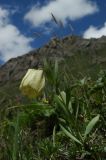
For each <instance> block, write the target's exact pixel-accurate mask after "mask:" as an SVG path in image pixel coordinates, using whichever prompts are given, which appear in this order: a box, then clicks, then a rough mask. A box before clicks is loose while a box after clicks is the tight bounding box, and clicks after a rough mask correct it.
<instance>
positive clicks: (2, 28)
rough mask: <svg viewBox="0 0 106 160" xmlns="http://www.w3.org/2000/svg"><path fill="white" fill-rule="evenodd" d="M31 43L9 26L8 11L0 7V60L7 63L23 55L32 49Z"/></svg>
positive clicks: (15, 28) (30, 39)
mask: <svg viewBox="0 0 106 160" xmlns="http://www.w3.org/2000/svg"><path fill="white" fill-rule="evenodd" d="M31 41H32V38H28V37H26V36H24V35H23V34H22V33H21V32H20V31H19V29H18V28H17V27H16V26H15V25H13V24H11V22H10V14H9V11H8V10H6V9H3V8H2V7H0V59H1V60H3V61H7V60H8V59H10V58H13V57H17V56H20V55H22V54H25V53H26V52H28V51H30V50H31V49H32V47H31V45H30V43H31Z"/></svg>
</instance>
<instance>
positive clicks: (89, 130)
mask: <svg viewBox="0 0 106 160" xmlns="http://www.w3.org/2000/svg"><path fill="white" fill-rule="evenodd" d="M99 117H100V115H97V116H96V117H94V118H93V119H92V120H91V121H90V122H89V123H88V125H87V127H86V130H85V134H84V140H85V139H86V137H87V135H88V134H89V133H90V132H91V131H92V129H93V128H94V126H95V125H96V123H97V122H98V121H99Z"/></svg>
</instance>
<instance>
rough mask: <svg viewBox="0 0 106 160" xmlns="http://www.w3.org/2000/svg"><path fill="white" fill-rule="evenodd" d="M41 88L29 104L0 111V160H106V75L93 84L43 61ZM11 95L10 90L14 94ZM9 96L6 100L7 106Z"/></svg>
mask: <svg viewBox="0 0 106 160" xmlns="http://www.w3.org/2000/svg"><path fill="white" fill-rule="evenodd" d="M44 72H45V77H46V87H45V90H44V93H42V96H43V94H45V98H46V100H47V101H48V103H46V101H45V102H44V101H43V100H42V96H41V97H39V98H38V99H37V100H33V101H28V100H26V101H24V100H23V101H21V102H20V103H17V104H15V101H14V102H11V103H10V104H9V103H7V102H6V103H7V107H5V108H4V109H3V112H1V113H2V114H1V121H0V142H1V143H0V148H1V152H0V159H1V160H5V159H6V160H71V159H72V160H74V159H76V160H79V159H81V160H105V159H106V143H105V136H106V135H105V133H106V122H105V120H106V87H105V86H106V72H105V71H102V72H100V73H99V75H98V76H97V77H98V78H97V79H96V80H94V79H93V80H92V79H91V78H90V77H87V76H86V77H84V78H83V79H74V80H73V81H72V82H71V83H69V81H70V76H68V74H65V76H63V74H60V73H61V72H60V71H59V67H58V63H57V62H56V63H55V64H54V65H53V66H51V65H49V64H48V63H47V62H45V65H44ZM16 85H17V84H16ZM15 93H16V91H15V90H14V89H13V95H14V94H15ZM9 96H10V95H8V102H9Z"/></svg>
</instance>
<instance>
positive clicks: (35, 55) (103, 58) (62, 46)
mask: <svg viewBox="0 0 106 160" xmlns="http://www.w3.org/2000/svg"><path fill="white" fill-rule="evenodd" d="M45 58H46V59H47V60H51V61H54V60H55V59H58V61H59V62H60V65H61V72H62V73H63V74H64V72H67V71H68V74H70V75H71V76H70V77H78V78H83V77H84V76H87V75H88V76H89V75H90V76H92V77H95V76H96V75H97V73H99V72H100V70H101V69H106V37H101V38H100V39H89V40H87V39H83V38H81V37H78V36H68V37H65V38H63V39H58V38H54V39H52V40H51V41H50V42H49V43H48V44H46V45H45V46H44V47H42V48H40V49H36V50H33V51H31V52H29V53H27V54H25V55H23V56H20V57H17V58H12V59H10V60H9V61H7V62H6V63H5V64H4V65H2V66H0V108H2V109H3V108H5V107H6V108H7V107H11V106H13V105H17V104H19V103H21V104H22V103H23V99H24V97H23V98H22V95H21V93H20V91H19V85H20V81H21V78H22V77H23V75H24V74H25V72H26V71H27V69H28V68H39V67H42V64H43V60H44V59H45ZM21 99H22V101H20V100H21ZM25 101H26V99H25Z"/></svg>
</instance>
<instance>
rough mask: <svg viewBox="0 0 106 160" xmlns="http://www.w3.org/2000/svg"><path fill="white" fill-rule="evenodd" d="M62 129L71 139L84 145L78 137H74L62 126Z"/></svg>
mask: <svg viewBox="0 0 106 160" xmlns="http://www.w3.org/2000/svg"><path fill="white" fill-rule="evenodd" d="M60 127H61V129H62V130H63V132H64V133H65V134H66V135H67V136H68V137H69V138H71V139H72V140H73V141H75V142H77V143H79V144H81V145H82V143H81V142H80V141H79V140H78V139H77V138H76V137H74V136H73V135H72V134H71V133H70V132H69V131H67V130H66V129H65V128H64V127H63V126H62V125H60Z"/></svg>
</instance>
